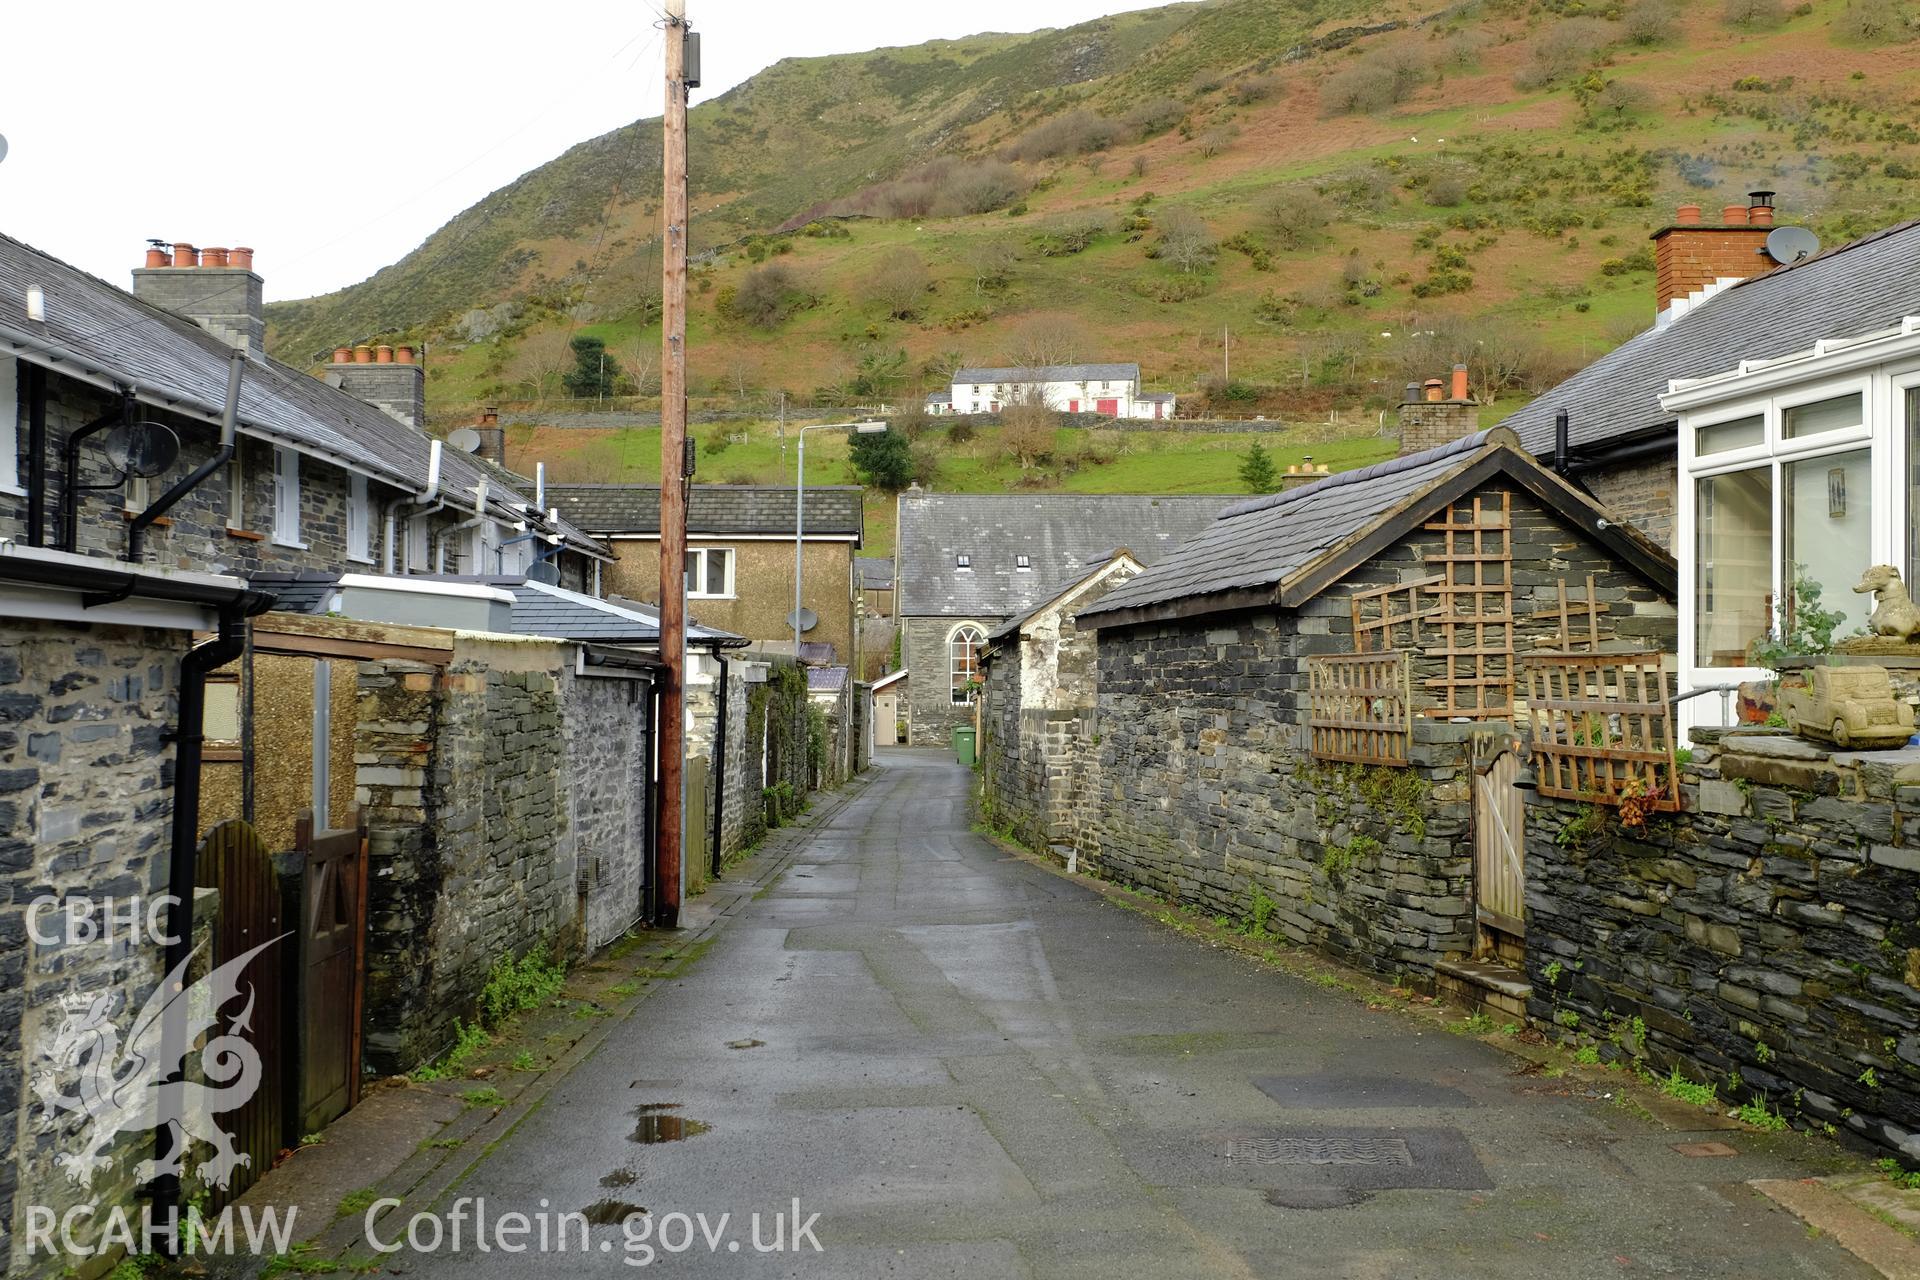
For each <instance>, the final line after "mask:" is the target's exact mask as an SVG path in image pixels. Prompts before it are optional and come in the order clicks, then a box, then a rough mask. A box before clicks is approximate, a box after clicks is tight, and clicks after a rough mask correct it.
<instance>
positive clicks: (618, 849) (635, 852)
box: [556, 670, 652, 952]
mask: <svg viewBox="0 0 1920 1280" xmlns="http://www.w3.org/2000/svg"><path fill="white" fill-rule="evenodd" d="M559 693H560V710H561V716H562V719H563V721H564V723H565V726H566V762H567V769H566V793H567V806H566V808H567V822H566V827H565V834H564V835H562V836H561V838H560V847H559V854H558V858H557V862H556V865H557V868H558V869H559V870H560V871H561V872H562V873H563V874H566V875H568V876H569V877H570V878H573V879H575V881H576V888H577V885H578V882H579V881H584V882H585V884H586V890H585V893H584V895H582V900H581V903H580V909H581V916H582V923H583V928H584V933H585V938H584V944H585V948H586V950H587V951H588V952H592V951H596V950H598V949H599V948H601V947H604V946H606V945H607V944H608V943H609V942H612V941H614V940H615V939H616V938H618V937H620V935H621V934H623V933H625V932H626V931H627V930H628V929H629V928H631V927H632V926H633V924H634V923H635V921H636V920H638V919H639V916H640V913H641V910H642V908H643V906H644V905H645V904H644V894H645V888H646V872H647V832H648V829H649V827H650V826H651V825H652V814H651V813H650V812H649V799H650V795H651V787H650V785H649V779H648V771H649V766H650V764H651V752H650V750H649V747H648V743H647V732H646V730H647V720H646V715H647V700H648V699H649V698H650V697H651V696H652V691H651V686H650V685H649V684H648V683H647V682H646V681H644V680H633V679H626V678H603V677H598V676H581V675H575V674H574V673H573V672H572V671H570V670H567V671H563V672H562V673H561V679H560V683H559ZM568 868H571V871H570V872H569V871H568Z"/></svg>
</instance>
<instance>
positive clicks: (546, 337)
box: [509, 329, 574, 400]
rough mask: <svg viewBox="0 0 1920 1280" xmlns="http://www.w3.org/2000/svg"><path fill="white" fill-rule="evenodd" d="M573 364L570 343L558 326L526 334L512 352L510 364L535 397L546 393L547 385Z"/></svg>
mask: <svg viewBox="0 0 1920 1280" xmlns="http://www.w3.org/2000/svg"><path fill="white" fill-rule="evenodd" d="M573 364H574V357H573V345H572V342H571V340H570V338H569V335H568V334H567V333H566V332H565V331H564V330H561V329H543V330H541V331H540V332H538V333H531V334H528V335H527V337H526V338H525V339H524V340H522V342H521V343H520V348H519V350H517V351H515V352H514V355H513V363H512V365H511V366H509V367H510V369H511V371H512V373H513V375H514V376H515V377H516V378H519V379H520V380H522V381H524V382H525V383H527V385H528V386H530V387H531V388H532V389H533V396H534V399H536V400H538V399H542V398H544V397H545V396H546V394H547V390H548V388H549V386H550V385H551V384H552V382H553V380H554V379H555V378H558V377H560V376H561V375H562V374H564V373H565V372H566V371H567V370H568V369H570V368H572V367H573Z"/></svg>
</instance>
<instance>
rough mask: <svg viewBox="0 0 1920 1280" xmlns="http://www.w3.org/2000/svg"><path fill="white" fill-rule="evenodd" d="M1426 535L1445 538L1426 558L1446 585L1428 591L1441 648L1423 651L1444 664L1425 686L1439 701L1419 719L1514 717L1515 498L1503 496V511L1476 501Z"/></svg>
mask: <svg viewBox="0 0 1920 1280" xmlns="http://www.w3.org/2000/svg"><path fill="white" fill-rule="evenodd" d="M1426 528H1427V529H1428V530H1429V531H1430V532H1437V533H1444V534H1446V549H1445V550H1444V551H1442V552H1441V553H1440V554H1439V555H1430V556H1428V557H1427V563H1429V564H1433V563H1435V562H1438V563H1440V564H1442V565H1444V566H1445V568H1444V569H1443V570H1442V572H1441V579H1442V580H1441V581H1440V582H1438V583H1437V584H1435V585H1432V586H1429V587H1427V588H1426V590H1427V591H1428V592H1429V593H1431V594H1433V595H1436V596H1438V597H1439V608H1438V609H1437V610H1436V611H1435V613H1434V616H1433V617H1432V618H1431V619H1429V621H1428V626H1429V627H1430V628H1431V629H1433V630H1435V631H1437V632H1438V633H1439V636H1440V643H1438V644H1436V645H1429V646H1427V648H1426V649H1425V651H1424V652H1425V654H1426V656H1428V657H1430V658H1438V659H1440V661H1441V664H1442V674H1440V675H1438V676H1433V677H1431V678H1429V679H1427V680H1425V681H1423V682H1422V684H1423V685H1424V686H1425V687H1426V688H1428V689H1432V690H1434V691H1435V699H1434V702H1433V704H1432V705H1431V706H1427V707H1424V708H1422V709H1421V712H1420V714H1422V715H1425V716H1431V717H1433V718H1435V719H1438V720H1453V719H1469V720H1485V719H1494V718H1499V719H1506V718H1508V717H1511V716H1512V715H1513V685H1514V670H1513V496H1512V495H1511V494H1507V493H1502V494H1501V495H1500V506H1499V509H1498V510H1492V509H1490V508H1489V506H1488V505H1487V500H1485V499H1482V498H1479V497H1475V498H1474V499H1473V501H1472V503H1471V505H1470V506H1467V507H1464V508H1454V509H1450V510H1449V511H1448V512H1447V517H1446V519H1444V520H1437V521H1434V522H1432V523H1430V524H1428V525H1427V526H1426Z"/></svg>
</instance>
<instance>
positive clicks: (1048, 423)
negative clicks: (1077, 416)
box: [1000, 392, 1059, 471]
mask: <svg viewBox="0 0 1920 1280" xmlns="http://www.w3.org/2000/svg"><path fill="white" fill-rule="evenodd" d="M1000 423H1001V427H1000V447H1001V449H1002V450H1004V451H1005V452H1007V453H1009V454H1012V455H1013V458H1014V460H1015V461H1016V462H1018V463H1019V464H1020V469H1021V470H1022V471H1029V470H1031V469H1032V468H1033V467H1034V466H1035V465H1037V464H1038V463H1040V462H1043V461H1045V460H1046V459H1048V458H1050V457H1052V456H1053V445H1054V428H1055V427H1056V426H1058V425H1059V415H1057V414H1055V413H1054V412H1053V410H1051V409H1049V408H1047V406H1046V404H1045V403H1044V402H1043V401H1041V400H1040V399H1039V397H1038V396H1035V395H1024V394H1020V393H1017V392H1016V394H1015V398H1014V402H1013V403H1012V404H1010V405H1008V406H1007V407H1006V408H1005V409H1002V410H1001V411H1000Z"/></svg>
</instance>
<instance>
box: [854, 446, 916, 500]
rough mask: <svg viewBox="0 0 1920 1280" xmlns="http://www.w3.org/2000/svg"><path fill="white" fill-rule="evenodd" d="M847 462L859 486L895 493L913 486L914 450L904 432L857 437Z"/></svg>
mask: <svg viewBox="0 0 1920 1280" xmlns="http://www.w3.org/2000/svg"><path fill="white" fill-rule="evenodd" d="M847 460H848V461H849V462H851V463H852V464H853V474H854V475H856V476H858V477H859V478H860V483H861V484H865V485H871V486H872V487H873V488H875V489H882V490H885V491H886V492H888V493H898V492H900V491H901V490H902V489H904V488H906V487H907V486H908V485H910V484H912V483H913V467H914V460H913V446H912V442H911V441H909V440H908V439H907V434H906V432H904V431H882V432H876V433H874V434H873V435H861V434H858V433H856V434H855V435H854V437H853V444H852V446H851V447H850V448H849V449H848V451H847Z"/></svg>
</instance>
